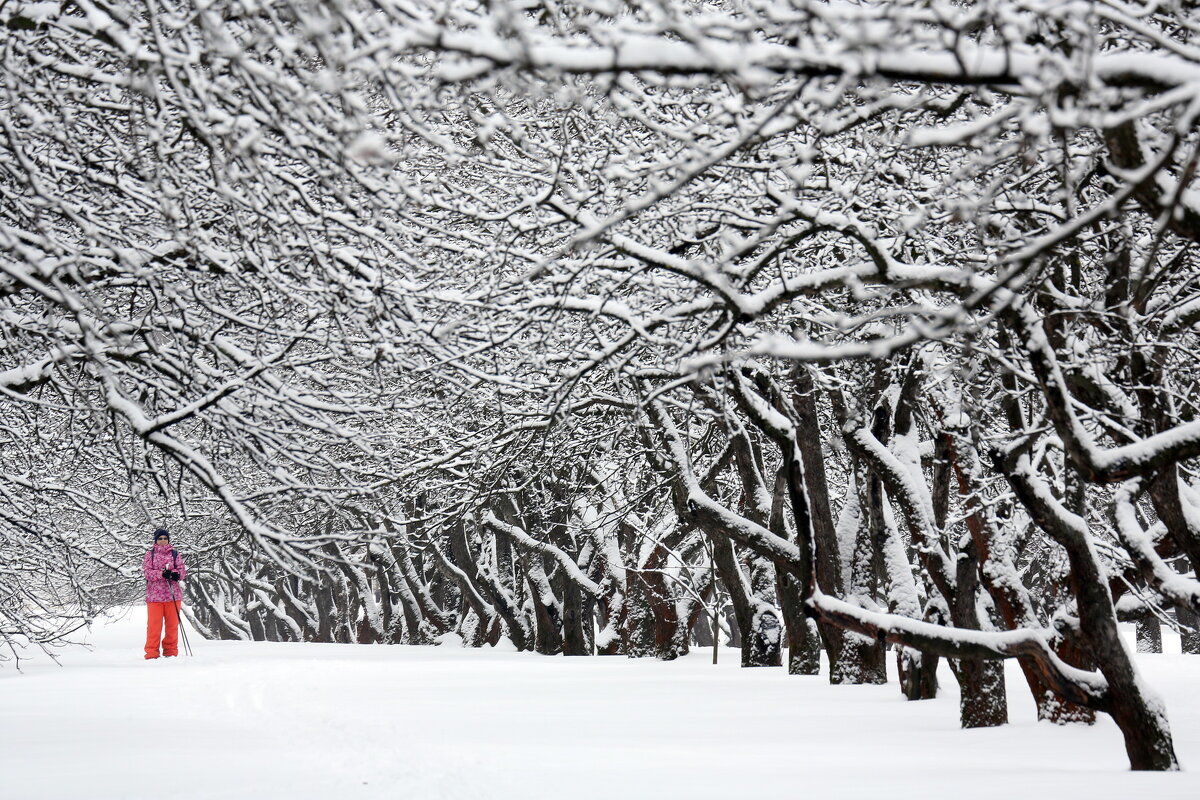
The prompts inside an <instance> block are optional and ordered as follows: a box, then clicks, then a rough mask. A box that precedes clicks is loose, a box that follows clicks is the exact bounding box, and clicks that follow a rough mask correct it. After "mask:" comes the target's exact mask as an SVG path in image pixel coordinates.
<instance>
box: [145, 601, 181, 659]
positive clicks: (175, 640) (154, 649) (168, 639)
mask: <svg viewBox="0 0 1200 800" xmlns="http://www.w3.org/2000/svg"><path fill="white" fill-rule="evenodd" d="M164 622H165V623H166V627H167V635H166V636H163V623H164ZM160 639H161V640H162V653H163V655H164V656H174V655H178V654H179V611H178V609H177V608H176V607H175V604H174V603H151V602H147V603H146V658H158V642H159V640H160Z"/></svg>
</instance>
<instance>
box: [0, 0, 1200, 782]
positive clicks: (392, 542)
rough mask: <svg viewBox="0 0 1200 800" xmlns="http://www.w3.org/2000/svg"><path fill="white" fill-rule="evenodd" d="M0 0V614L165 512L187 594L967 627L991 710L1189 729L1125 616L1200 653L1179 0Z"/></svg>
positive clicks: (98, 576) (542, 613) (335, 609)
mask: <svg viewBox="0 0 1200 800" xmlns="http://www.w3.org/2000/svg"><path fill="white" fill-rule="evenodd" d="M0 22H2V23H3V25H4V26H5V28H6V35H5V36H4V37H2V38H0V59H2V63H3V66H4V69H3V70H2V71H0V112H2V113H0V320H2V325H3V327H2V328H0V332H2V334H3V341H2V342H0V354H2V355H0V358H2V359H3V360H2V361H0V394H2V396H3V399H2V400H0V422H2V424H0V450H2V452H3V460H2V461H0V492H2V493H3V495H2V498H3V500H2V501H0V533H2V534H3V537H4V538H3V539H2V540H0V547H2V548H4V555H5V556H6V563H7V564H11V565H12V566H11V567H10V568H8V569H6V570H3V571H0V598H2V599H0V614H3V617H2V618H0V633H2V635H3V637H4V641H5V643H6V644H8V645H9V646H10V647H17V646H19V645H20V644H21V643H23V642H35V643H49V642H51V641H54V640H56V639H57V638H59V637H61V635H62V634H63V626H64V624H65V625H66V626H67V627H68V628H69V627H70V625H72V624H75V621H80V620H86V619H87V618H89V617H90V616H91V615H92V614H94V613H95V611H96V610H97V609H99V608H102V607H104V606H105V605H107V604H111V603H114V602H117V601H119V600H120V599H121V597H122V596H126V597H128V596H131V595H132V594H134V593H136V590H137V582H136V577H135V576H136V569H132V568H131V567H130V564H131V563H133V562H135V560H136V553H137V552H139V551H140V549H141V547H142V546H143V542H142V541H141V536H140V534H138V535H130V534H129V533H127V531H128V527H127V526H128V525H129V524H130V522H131V521H133V520H144V521H145V525H143V527H145V528H147V529H149V528H150V527H152V525H151V523H152V522H155V523H157V522H159V521H162V522H167V523H169V524H171V525H172V526H173V527H175V528H176V530H183V531H185V532H186V534H187V536H188V537H189V539H190V541H189V551H190V552H193V553H194V559H195V562H196V564H197V566H198V567H199V568H198V569H197V570H196V571H195V572H194V577H193V579H192V580H191V581H189V589H188V591H189V599H190V600H191V604H190V605H191V608H192V614H193V616H194V618H195V620H196V622H197V623H198V624H199V625H200V626H202V627H203V628H204V629H206V630H207V631H208V632H209V633H210V634H212V635H215V636H228V637H240V638H255V639H262V638H274V639H293V640H304V641H361V642H399V641H402V642H408V643H429V642H433V641H437V640H438V639H439V638H440V637H444V635H445V634H447V633H450V632H454V633H457V634H458V635H460V636H462V638H463V639H464V640H465V641H466V642H467V643H468V644H474V645H480V644H484V643H491V644H495V643H496V642H497V641H498V640H499V639H500V638H501V637H505V638H507V639H508V640H510V641H511V642H512V643H513V644H514V645H515V646H516V647H518V648H520V649H527V650H534V651H537V652H542V653H560V652H561V653H567V654H588V653H610V654H620V653H623V654H628V655H637V656H648V655H653V656H658V657H661V658H673V657H675V656H677V655H679V654H681V653H683V652H686V650H687V648H688V647H689V644H690V643H693V642H696V641H704V638H703V637H705V636H710V635H711V631H712V630H713V629H714V627H716V626H714V624H713V617H714V616H720V615H719V614H715V615H714V612H713V609H714V608H720V607H723V606H724V605H725V604H726V603H728V604H729V606H730V607H731V608H732V611H733V614H732V616H733V624H726V625H727V628H728V629H729V632H730V633H733V631H734V630H736V632H737V634H738V637H739V643H740V647H741V651H742V662H743V664H744V665H746V666H766V665H777V664H780V663H781V661H782V659H783V657H784V656H783V654H784V652H785V650H786V653H787V658H788V664H789V668H790V669H791V670H792V671H793V672H798V673H813V672H815V671H817V669H818V668H819V665H820V661H821V659H820V655H821V653H822V652H823V653H824V654H825V657H826V659H827V662H828V665H829V675H830V678H831V680H833V681H834V682H840V683H860V682H879V681H882V680H884V679H885V676H886V672H885V670H884V658H885V652H886V650H887V649H888V648H891V649H892V650H893V651H894V652H895V655H896V658H897V659H898V662H897V663H898V665H899V668H900V669H899V672H900V675H901V683H902V689H903V691H904V693H905V695H906V696H908V697H909V698H912V699H920V698H924V697H930V696H933V694H934V693H935V692H936V678H935V674H936V667H937V663H938V659H940V658H947V659H950V663H951V665H952V667H953V669H954V675H955V677H956V679H957V680H958V682H959V684H960V687H961V690H962V691H961V695H962V708H961V713H962V720H963V724H964V725H966V726H980V725H995V724H1001V723H1003V722H1004V721H1005V720H1006V715H1007V711H1006V702H1005V697H1004V683H1003V680H1002V671H1001V669H1000V661H1001V660H1002V659H1007V658H1016V659H1018V660H1019V662H1020V665H1021V668H1022V671H1023V674H1024V676H1025V679H1026V682H1027V683H1028V686H1029V689H1030V691H1031V692H1032V693H1033V695H1034V697H1035V699H1036V700H1037V706H1038V713H1039V715H1040V716H1042V717H1044V718H1048V719H1054V720H1057V721H1088V720H1090V719H1092V718H1093V716H1094V714H1095V713H1096V712H1101V713H1105V714H1109V715H1111V716H1112V717H1113V719H1114V721H1115V722H1116V723H1117V725H1118V727H1119V728H1120V729H1121V731H1122V733H1123V734H1124V736H1125V741H1126V746H1127V750H1128V752H1129V757H1130V763H1131V765H1132V766H1133V767H1134V768H1136V769H1173V768H1176V767H1177V760H1176V757H1175V754H1174V749H1173V745H1172V742H1171V736H1170V730H1169V726H1168V722H1167V717H1166V713H1165V710H1164V709H1163V708H1162V705H1161V703H1160V702H1159V701H1158V700H1157V698H1156V697H1155V696H1154V695H1153V694H1152V692H1151V690H1150V689H1149V688H1148V687H1147V685H1146V684H1145V682H1144V681H1143V680H1141V679H1140V678H1139V676H1138V673H1137V669H1136V664H1135V662H1134V659H1133V658H1132V656H1131V654H1130V653H1129V651H1128V649H1127V648H1126V647H1125V645H1124V644H1123V643H1122V641H1121V639H1120V637H1119V634H1118V622H1119V621H1120V620H1121V619H1127V620H1139V621H1140V624H1141V626H1142V630H1143V631H1144V632H1145V633H1146V635H1147V637H1151V636H1152V632H1153V630H1154V629H1155V626H1156V625H1157V624H1159V623H1160V622H1163V621H1165V622H1168V623H1169V624H1172V625H1178V626H1180V627H1181V629H1182V630H1183V631H1184V634H1185V642H1187V645H1186V646H1187V647H1188V648H1190V649H1192V650H1194V649H1195V647H1196V638H1195V637H1196V635H1197V634H1196V616H1195V614H1196V613H1197V612H1200V582H1197V580H1196V574H1195V568H1194V567H1193V566H1192V565H1194V564H1196V563H1197V559H1198V558H1200V511H1198V509H1200V501H1198V500H1197V497H1198V495H1197V492H1198V491H1200V489H1198V488H1197V486H1196V484H1195V457H1196V456H1197V455H1200V421H1197V419H1196V415H1195V410H1196V409H1195V403H1194V400H1193V398H1194V396H1195V392H1194V385H1195V381H1196V380H1197V376H1200V369H1198V368H1197V364H1196V361H1195V353H1196V352H1197V347H1196V345H1197V342H1196V330H1195V328H1196V325H1197V323H1198V322H1200V311H1198V309H1200V295H1198V294H1197V286H1196V283H1197V281H1196V276H1197V275H1198V274H1200V272H1198V271H1197V269H1196V265H1195V252H1196V251H1195V247H1196V243H1197V239H1198V238H1200V216H1198V214H1200V201H1198V200H1197V199H1196V197H1195V193H1194V190H1193V189H1192V188H1191V186H1192V184H1193V182H1194V173H1195V167H1196V163H1197V153H1200V149H1197V148H1198V146H1200V140H1198V139H1197V137H1196V134H1195V131H1194V128H1195V126H1194V118H1195V114H1196V112H1197V110H1198V109H1200V105H1197V103H1196V98H1195V96H1194V95H1195V91H1196V89H1195V87H1196V86H1197V85H1200V84H1198V83H1197V81H1196V80H1195V76H1196V74H1197V72H1196V70H1197V65H1198V64H1200V57H1198V56H1200V51H1197V50H1196V48H1195V47H1194V46H1193V44H1192V38H1193V37H1194V33H1193V31H1194V30H1195V28H1196V26H1197V24H1198V22H1200V20H1197V19H1196V18H1195V15H1194V14H1193V12H1191V11H1189V10H1187V9H1186V8H1184V7H1183V6H1182V5H1175V4H1158V5H1157V6H1154V7H1152V8H1150V7H1148V8H1146V9H1141V10H1134V9H1131V8H1128V7H1126V6H1125V5H1123V4H1120V3H1114V2H1103V1H1097V2H1090V1H1089V2H1068V3H1057V4H1053V5H1052V6H1050V7H1046V6H1045V5H1044V4H1041V3H1037V2H1032V1H1030V2H1022V1H1021V0H1014V1H1013V2H996V3H978V4H973V5H971V6H970V7H969V8H967V7H963V6H962V5H961V4H954V3H943V2H936V1H934V0H931V1H930V2H922V3H913V4H903V5H894V4H889V3H872V2H846V3H833V4H830V3H818V2H803V1H802V0H794V2H791V3H788V4H780V3H774V2H761V3H760V2H753V1H752V0H751V1H747V2H739V3H735V4H718V3H713V4H707V3H696V4H689V5H686V6H684V5H679V6H676V5H672V4H661V3H641V2H626V3H622V4H611V5H610V4H607V3H575V4H570V5H569V6H560V5H559V4H553V3H540V2H527V3H521V4H508V3H491V4H483V5H479V6H477V7H476V6H472V5H469V4H462V5H457V4H456V5H452V6H450V7H444V6H443V5H439V4H433V3H429V4H425V3H423V2H419V0H418V1H417V2H405V3H399V2H387V1H385V2H379V1H376V2H369V3H368V2H357V1H356V0H343V1H342V2H322V3H315V2H313V3H310V2H300V1H299V0H296V1H294V2H283V1H282V0H281V1H280V2H261V3H246V2H225V3H211V4H206V5H203V6H193V4H190V3H185V2H174V1H173V0H155V1H154V2H149V1H147V2H137V3H111V2H107V3H102V2H91V1H90V0H89V1H84V0H77V1H75V2H62V3H37V4H28V3H11V2H10V3H7V4H4V5H2V6H0ZM131 579H132V580H131ZM122 593H124V595H123V594H122ZM64 611H66V612H67V613H64ZM63 620H67V622H66V623H64V622H63ZM720 623H721V621H720V620H717V626H719V624H720ZM706 628H707V629H708V630H707V631H706Z"/></svg>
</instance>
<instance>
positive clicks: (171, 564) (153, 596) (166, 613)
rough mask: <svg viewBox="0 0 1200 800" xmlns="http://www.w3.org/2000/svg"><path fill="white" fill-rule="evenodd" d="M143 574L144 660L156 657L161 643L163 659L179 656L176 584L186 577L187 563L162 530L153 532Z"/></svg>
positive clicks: (180, 595) (178, 589)
mask: <svg viewBox="0 0 1200 800" xmlns="http://www.w3.org/2000/svg"><path fill="white" fill-rule="evenodd" d="M142 574H144V575H145V576H146V612H147V613H146V658H158V650H159V642H160V640H161V643H162V654H163V655H164V656H174V655H179V604H180V603H182V602H183V587H182V586H180V585H179V582H180V581H182V580H183V579H184V578H186V577H187V564H185V563H184V561H183V556H181V555H179V553H178V552H176V550H175V548H173V547H171V534H170V533H168V532H167V531H166V530H165V529H163V528H159V529H158V530H156V531H155V532H154V547H153V548H152V549H151V550H150V552H149V553H146V557H145V558H143V559H142ZM164 623H165V624H166V635H165V636H164V635H163V625H164Z"/></svg>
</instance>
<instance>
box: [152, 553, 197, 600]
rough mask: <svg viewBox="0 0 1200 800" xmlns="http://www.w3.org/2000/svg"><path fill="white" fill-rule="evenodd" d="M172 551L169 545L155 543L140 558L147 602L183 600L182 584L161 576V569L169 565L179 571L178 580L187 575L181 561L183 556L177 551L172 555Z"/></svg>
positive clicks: (184, 565)
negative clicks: (151, 548)
mask: <svg viewBox="0 0 1200 800" xmlns="http://www.w3.org/2000/svg"><path fill="white" fill-rule="evenodd" d="M172 553H173V551H172V549H171V546H170V545H167V546H166V547H160V546H158V545H155V547H154V549H153V550H151V551H150V552H149V553H146V557H145V558H143V559H142V574H144V575H145V576H146V602H147V603H169V602H171V601H172V600H183V586H182V585H181V584H177V583H175V582H174V581H169V580H167V579H166V578H164V577H163V576H162V571H163V570H164V569H167V568H168V567H169V568H170V569H173V570H175V571H176V572H178V573H179V580H181V581H182V580H183V579H184V578H186V577H187V564H185V563H183V556H181V555H179V554H177V553H176V554H174V555H172ZM172 590H174V596H172V594H171V592H172Z"/></svg>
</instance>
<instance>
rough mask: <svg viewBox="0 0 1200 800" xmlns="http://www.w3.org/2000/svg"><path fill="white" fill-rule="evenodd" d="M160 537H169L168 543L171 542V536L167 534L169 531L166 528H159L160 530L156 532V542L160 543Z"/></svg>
mask: <svg viewBox="0 0 1200 800" xmlns="http://www.w3.org/2000/svg"><path fill="white" fill-rule="evenodd" d="M160 536H165V537H167V541H168V542H169V541H171V534H170V533H168V532H167V529H166V528H159V529H158V530H156V531H155V532H154V541H156V542H157V541H158V537H160Z"/></svg>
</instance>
